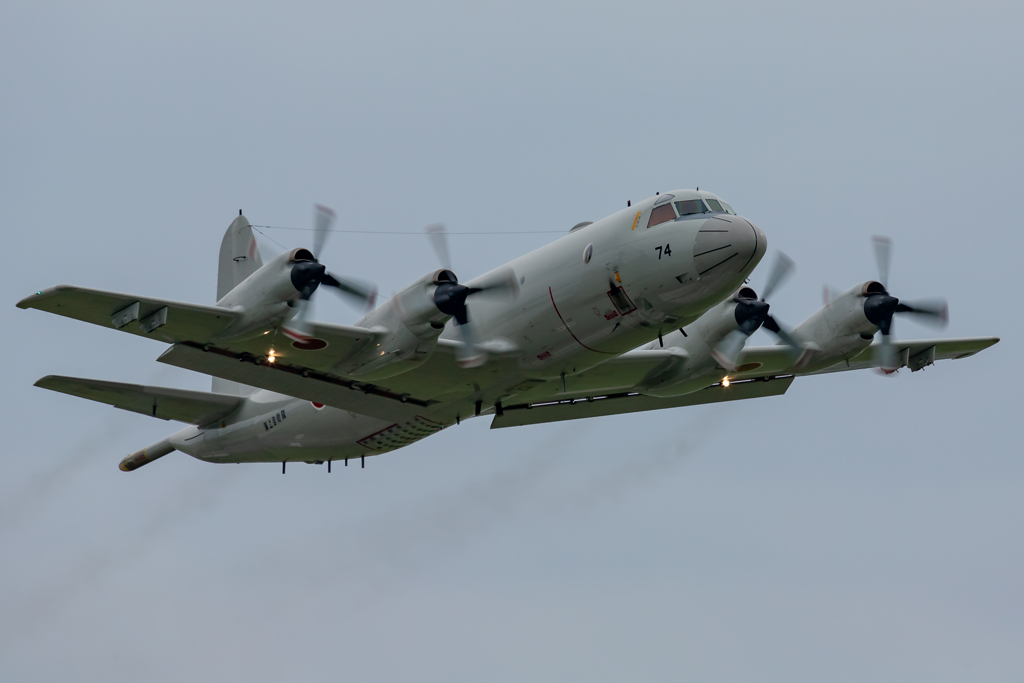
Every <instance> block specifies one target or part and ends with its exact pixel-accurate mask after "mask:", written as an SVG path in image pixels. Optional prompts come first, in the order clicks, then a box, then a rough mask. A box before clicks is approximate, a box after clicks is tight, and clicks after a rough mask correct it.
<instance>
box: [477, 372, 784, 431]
mask: <svg viewBox="0 0 1024 683" xmlns="http://www.w3.org/2000/svg"><path fill="white" fill-rule="evenodd" d="M793 379H794V378H793V377H792V376H791V375H790V376H788V377H779V378H775V379H772V380H769V381H765V380H750V381H745V382H733V383H732V384H730V385H729V386H728V387H723V386H720V385H716V386H711V387H708V388H706V389H701V390H700V391H695V392H693V393H692V394H686V395H685V396H676V397H673V398H656V397H653V396H644V395H642V394H636V393H622V394H615V395H611V396H602V397H598V398H595V399H593V400H587V399H583V400H568V401H559V402H555V403H546V404H540V405H538V404H533V405H528V404H523V405H516V406H509V407H506V408H505V409H504V411H503V414H501V415H495V416H494V420H493V421H492V422H491V429H500V428H502V427H520V426H523V425H531V424H542V423H545V422H561V421H564V420H578V419H581V418H586V417H603V416H606V415H619V414H622V413H637V412H642V411H647V410H661V409H663V408H680V407H682V406H695V405H702V404H705V403H719V402H721V401H739V400H743V399H748V398H761V397H764V396H781V395H782V394H784V393H786V390H787V389H789V385H790V384H792V383H793Z"/></svg>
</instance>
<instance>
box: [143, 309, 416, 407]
mask: <svg viewBox="0 0 1024 683" xmlns="http://www.w3.org/2000/svg"><path fill="white" fill-rule="evenodd" d="M353 329H359V328H353ZM317 336H318V338H321V339H322V338H324V336H321V335H320V330H319V329H318V331H317ZM327 348H328V349H329V348H331V347H330V346H328V347H327ZM324 350H327V349H324ZM302 353H303V354H315V353H317V352H314V351H304V352H302ZM327 359H328V357H327V356H322V357H320V358H319V359H318V362H317V361H314V362H310V363H303V362H302V361H301V359H300V358H297V357H295V356H292V355H289V356H281V357H278V358H276V359H275V360H274V362H273V363H270V362H268V361H267V358H266V356H263V355H254V354H252V353H249V352H244V351H243V352H239V351H236V350H231V349H225V348H220V347H214V346H211V347H210V348H208V349H205V350H204V348H203V346H201V345H199V344H175V345H174V346H172V347H171V348H169V349H167V351H165V352H164V353H163V355H161V356H160V358H158V359H157V360H159V361H160V362H161V363H167V364H168V365H174V366H176V367H179V368H185V369H186V370H193V371H195V372H201V373H203V374H206V375H213V376H214V377H221V378H223V379H228V380H232V381H234V382H241V383H242V384H247V385H249V386H254V387H261V388H263V389H268V390H270V391H276V392H278V393H281V394H287V395H288V396H295V397H296V398H303V399H306V400H307V401H313V402H315V403H322V404H324V405H329V406H331V407H333V408H340V409H341V410H348V411H351V412H354V413H360V414H362V415H369V416H371V417H378V418H381V419H385V420H397V419H401V418H409V419H411V418H413V417H415V416H416V415H418V414H420V413H422V412H423V411H424V409H426V408H428V407H429V406H430V405H432V404H433V403H434V401H431V400H425V399H422V398H419V397H416V396H411V395H409V394H399V393H397V392H395V391H392V390H390V389H388V388H386V387H382V386H380V385H377V384H373V383H370V382H359V381H356V380H352V379H348V378H346V377H343V376H341V375H339V374H335V373H333V372H331V371H329V370H317V369H314V365H320V364H323V363H327V362H329V360H327ZM307 360H308V359H307Z"/></svg>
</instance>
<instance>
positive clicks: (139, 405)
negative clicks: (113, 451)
mask: <svg viewBox="0 0 1024 683" xmlns="http://www.w3.org/2000/svg"><path fill="white" fill-rule="evenodd" d="M35 386H37V387H41V388H43V389H49V390H50V391H57V392H60V393H62V394H68V395H69V396H77V397H79V398H85V399H88V400H90V401H96V402H98V403H105V404H107V405H110V406H114V407H115V408H120V409H122V410H130V411H132V412H133V413H140V414H142V415H149V416H150V417H158V418H160V419H162V420H177V421H178V422H187V423H189V424H195V425H205V424H210V423H211V422H216V421H217V420H220V419H223V418H225V417H227V416H228V415H230V414H231V413H233V412H234V411H235V410H236V409H237V408H238V406H239V405H241V403H242V401H244V399H243V398H242V397H240V396H226V395H224V394H211V393H206V392H202V391H186V390H184V389H166V388H163V387H148V386H143V385H141V384H124V383H121V382H106V381H103V380H98V379H83V378H79V377H62V376H59V375H48V376H46V377H43V378H42V379H40V380H39V381H38V382H36V384H35Z"/></svg>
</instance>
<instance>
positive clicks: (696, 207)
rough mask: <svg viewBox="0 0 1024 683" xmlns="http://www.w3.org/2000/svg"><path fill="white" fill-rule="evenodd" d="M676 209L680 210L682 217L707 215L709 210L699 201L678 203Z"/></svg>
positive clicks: (689, 200) (690, 200)
mask: <svg viewBox="0 0 1024 683" xmlns="http://www.w3.org/2000/svg"><path fill="white" fill-rule="evenodd" d="M676 209H678V210H679V215H680V216H690V215H693V214H695V213H707V211H708V210H707V209H706V208H705V207H704V202H702V201H701V200H699V199H687V200H685V201H682V202H676Z"/></svg>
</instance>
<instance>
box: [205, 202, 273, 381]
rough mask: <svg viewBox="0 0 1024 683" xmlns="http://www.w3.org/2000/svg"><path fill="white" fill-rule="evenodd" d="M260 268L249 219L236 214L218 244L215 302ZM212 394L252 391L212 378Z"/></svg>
mask: <svg viewBox="0 0 1024 683" xmlns="http://www.w3.org/2000/svg"><path fill="white" fill-rule="evenodd" d="M262 266H263V259H262V258H260V250H259V247H257V246H256V237H255V235H253V234H252V226H251V225H250V224H249V219H248V218H246V217H245V216H243V215H242V212H241V210H239V212H238V218H236V219H235V220H233V221H232V222H231V225H229V226H228V231H227V232H225V233H224V239H223V241H221V243H220V262H219V265H218V270H217V301H220V300H221V299H223V298H224V296H225V295H226V294H227V293H228V292H230V291H231V290H232V289H234V288H235V287H237V286H238V285H239V284H240V283H241V282H242V281H243V280H245V278H247V277H249V276H250V275H252V274H253V273H255V272H256V271H257V270H259V269H260V268H261V267H262ZM213 390H214V391H215V392H217V393H218V394H233V395H235V396H245V395H247V394H251V393H252V392H253V391H255V389H254V388H253V387H250V386H246V385H245V384H239V383H238V382H232V381H230V380H226V379H221V378H219V377H214V378H213Z"/></svg>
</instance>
